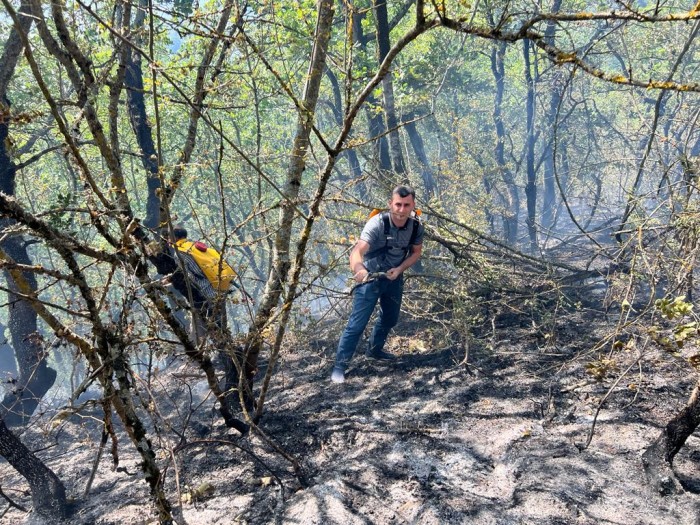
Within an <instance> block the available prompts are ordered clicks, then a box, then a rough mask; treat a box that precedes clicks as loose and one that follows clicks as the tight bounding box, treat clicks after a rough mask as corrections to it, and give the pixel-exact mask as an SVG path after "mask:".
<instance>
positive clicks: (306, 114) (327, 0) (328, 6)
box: [245, 0, 334, 396]
mask: <svg viewBox="0 0 700 525" xmlns="http://www.w3.org/2000/svg"><path fill="white" fill-rule="evenodd" d="M333 4H334V3H333V1H332V0H319V1H318V4H317V13H318V15H317V23H316V33H315V35H314V47H313V52H312V55H311V61H310V63H309V70H308V73H307V80H306V85H305V87H304V96H303V99H302V104H301V107H302V108H303V110H300V111H299V114H298V122H297V130H296V135H295V138H294V144H293V146H292V152H291V155H290V160H289V168H288V170H287V178H286V182H285V185H284V189H283V191H284V200H283V202H282V204H281V211H280V217H279V229H278V230H277V234H276V236H275V244H274V250H273V255H272V268H271V270H270V275H269V276H268V279H267V283H266V284H265V292H264V295H263V297H262V300H261V302H260V307H259V308H258V311H257V312H256V315H255V319H254V321H253V326H252V327H251V330H250V331H249V333H248V338H247V341H246V348H247V351H246V363H245V381H246V385H245V392H246V394H247V395H248V396H250V395H251V392H252V385H253V378H254V377H255V374H256V371H257V367H258V356H259V354H260V351H261V350H262V338H261V335H260V334H261V333H262V331H263V330H264V329H265V327H266V326H267V325H268V323H269V321H270V318H271V317H272V312H273V309H274V308H275V307H276V306H277V305H278V303H279V300H280V297H281V295H282V290H283V287H284V283H285V282H286V280H287V277H288V275H287V274H288V272H289V269H290V267H291V258H290V253H289V251H290V245H291V235H292V226H293V223H294V215H295V210H296V205H295V203H296V201H297V199H298V197H299V190H300V188H301V178H302V174H303V173H304V169H305V168H306V155H307V153H308V151H309V144H310V141H309V136H310V134H311V129H312V126H313V122H314V116H315V112H316V103H317V102H318V95H319V89H320V86H321V80H322V78H323V71H324V69H325V67H326V57H327V54H328V42H329V40H330V37H331V30H332V23H333Z"/></svg>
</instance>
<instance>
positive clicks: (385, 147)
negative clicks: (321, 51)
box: [351, 10, 391, 171]
mask: <svg viewBox="0 0 700 525" xmlns="http://www.w3.org/2000/svg"><path fill="white" fill-rule="evenodd" d="M365 13H366V11H365V10H361V11H360V12H359V13H358V12H355V11H351V15H352V37H353V44H355V45H357V46H358V47H359V48H360V49H361V50H362V52H363V54H366V52H367V40H368V39H367V38H366V37H365V35H364V32H363V30H362V20H363V19H364V17H365ZM378 106H379V102H377V99H375V98H374V96H373V95H372V94H370V95H369V96H368V97H367V103H366V104H365V114H366V116H367V122H368V128H369V136H370V137H374V138H375V142H374V144H375V152H376V156H377V163H378V166H377V167H378V168H379V169H380V170H382V171H391V156H390V155H389V143H388V142H387V140H386V137H385V136H384V132H385V131H386V128H385V127H384V120H383V119H382V115H381V113H380V112H379V111H377V110H376V108H377V107H378Z"/></svg>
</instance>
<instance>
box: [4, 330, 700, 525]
mask: <svg viewBox="0 0 700 525" xmlns="http://www.w3.org/2000/svg"><path fill="white" fill-rule="evenodd" d="M340 328H342V327H341V326H340V325H338V326H335V327H333V329H331V330H330V331H326V332H323V333H322V332H320V331H317V332H316V333H312V334H310V335H306V336H304V338H303V339H302V338H300V339H298V340H296V341H295V342H293V343H291V344H290V346H289V347H287V348H286V349H285V351H284V353H283V355H282V359H281V361H280V363H278V365H277V368H278V370H277V373H276V375H275V380H274V385H273V387H272V388H271V391H270V393H269V396H268V401H267V403H266V410H265V415H264V417H263V420H262V421H261V424H260V429H261V431H262V432H263V433H264V434H265V437H262V436H260V435H259V434H256V433H255V432H252V433H251V434H250V435H249V436H246V437H243V438H241V437H240V436H238V435H237V434H236V433H235V432H234V431H229V430H227V429H226V428H225V427H224V426H223V424H222V421H221V419H220V418H219V417H218V414H217V413H216V412H215V411H213V410H212V405H213V402H212V400H211V399H210V398H207V397H206V390H205V387H204V385H203V381H201V380H200V379H198V378H197V376H198V373H197V371H196V370H195V369H193V368H191V367H190V366H189V365H186V364H182V362H181V361H179V360H175V361H174V362H173V363H172V364H171V365H170V366H169V367H167V368H165V369H164V370H161V371H160V372H159V374H158V375H157V377H156V378H155V379H154V380H153V381H152V383H151V392H152V394H153V396H154V399H155V400H156V403H155V405H151V406H152V407H153V406H157V409H158V414H159V416H158V417H156V418H148V421H149V423H150V424H151V425H152V435H153V442H154V444H155V445H156V447H157V448H158V451H159V459H160V462H161V464H162V466H163V472H164V473H165V475H166V490H167V493H168V497H169V498H170V501H171V502H172V503H173V506H174V508H175V515H176V516H177V518H176V519H177V522H178V523H188V524H191V525H194V524H222V525H223V524H232V523H248V524H267V523H283V524H306V525H310V524H319V525H321V524H324V525H325V524H343V525H346V524H377V525H389V524H392V525H393V524H408V523H411V524H421V525H430V524H435V525H437V524H465V523H470V524H472V523H473V524H498V525H510V524H513V525H515V524H548V525H555V524H590V525H593V524H616V525H640V524H649V525H652V524H653V525H663V524H668V525H671V524H673V525H695V524H698V523H700V517H699V516H700V496H699V493H700V469H698V465H699V460H700V436H698V434H697V432H696V434H695V435H694V436H692V437H691V438H690V439H689V440H688V442H687V444H686V446H685V447H684V448H683V450H682V451H681V453H680V454H679V455H678V456H677V458H676V461H675V472H676V473H677V475H678V477H679V479H680V480H681V481H682V483H683V484H684V487H685V489H686V492H685V493H684V494H681V495H675V496H661V495H660V494H657V493H656V492H654V491H653V490H652V489H651V487H650V486H648V485H647V483H646V481H645V477H644V472H643V469H642V464H641V461H640V456H641V453H642V452H643V451H644V450H645V449H646V448H647V447H648V446H649V444H650V443H651V442H652V441H653V440H654V439H655V438H656V436H657V435H658V434H659V432H660V429H661V426H662V425H664V424H665V422H666V421H667V420H668V419H669V418H670V417H671V416H672V415H673V414H674V413H676V412H677V411H678V410H679V409H680V408H681V407H682V406H683V405H684V404H685V403H686V401H687V398H688V396H689V394H690V391H691V389H692V385H693V382H694V380H695V377H694V376H693V374H692V372H691V369H690V367H688V366H687V365H686V366H683V362H682V360H679V359H674V358H671V357H669V356H667V355H665V354H664V353H663V352H661V351H658V350H653V349H651V348H638V349H636V350H634V351H633V350H632V349H630V350H629V351H628V352H627V353H625V352H620V353H619V354H616V359H617V360H618V363H617V367H616V368H611V371H610V374H609V377H608V378H606V379H605V380H604V381H602V382H596V381H593V380H592V379H591V376H590V375H589V374H587V373H586V370H585V365H586V364H587V363H589V362H590V361H591V360H592V359H594V357H595V354H593V353H592V352H590V350H589V349H590V348H592V346H593V342H594V341H595V340H596V338H595V334H594V332H595V330H596V325H595V323H594V322H593V321H591V320H584V319H583V318H581V317H579V318H570V319H567V320H566V321H562V322H561V323H560V326H559V327H558V333H559V335H558V336H557V338H556V339H557V341H552V340H543V339H542V337H541V334H538V333H535V332H534V331H532V330H529V329H528V328H516V327H510V328H503V329H501V330H498V331H497V332H496V333H495V335H496V337H495V338H494V337H488V338H486V339H484V340H481V341H473V342H472V344H471V345H470V351H469V355H468V360H467V363H466V364H465V363H464V358H465V351H466V350H465V349H463V348H462V349H455V348H442V349H439V348H435V346H437V345H436V344H435V341H431V340H430V338H429V337H427V336H426V335H425V333H424V332H423V330H421V329H420V328H418V327H417V326H416V325H414V324H413V323H411V322H409V321H404V322H403V323H402V324H401V325H400V327H399V330H398V333H402V334H403V335H401V336H394V337H393V338H392V339H391V340H390V348H389V350H391V351H393V352H395V353H397V354H398V355H399V359H397V361H396V362H394V363H390V364H377V363H375V362H370V361H368V360H366V359H365V358H364V357H363V356H361V355H360V354H359V352H358V355H356V357H355V359H354V361H353V365H352V367H351V369H350V370H349V373H348V374H347V380H346V382H345V383H344V384H342V385H335V384H331V383H330V382H329V379H328V378H329V373H330V368H331V366H332V356H333V353H334V350H335V342H336V341H337V330H339V329H340ZM506 337H508V339H506ZM636 351H639V352H642V356H643V357H642V359H641V360H640V366H633V367H632V368H631V369H630V371H629V372H628V373H627V375H626V376H625V377H624V378H623V379H622V380H621V381H619V383H618V384H617V386H616V387H615V388H614V389H613V390H612V392H611V393H610V395H609V397H608V399H607V400H606V402H605V404H604V405H603V407H602V410H601V411H600V413H599V414H598V417H597V421H596V425H595V432H594V434H593V436H592V439H591V442H590V445H589V446H588V447H585V444H586V442H587V440H588V437H589V433H590V431H591V427H592V424H593V420H594V416H595V413H596V409H597V408H598V405H599V403H600V401H601V399H602V398H603V397H604V396H605V395H606V394H607V393H608V390H609V389H610V388H611V386H612V385H613V383H614V381H615V380H617V379H618V378H619V376H620V374H621V373H622V371H624V370H626V368H627V367H628V366H629V364H632V363H633V362H634V361H635V359H636V358H637V355H638V354H637V353H636ZM144 403H145V404H146V405H147V404H148V403H150V400H148V399H144ZM48 415H50V414H47V417H48ZM99 416H100V414H99V412H98V411H93V412H91V413H90V412H86V413H85V414H84V415H83V416H82V417H77V416H74V417H72V418H70V419H68V420H66V421H63V422H61V423H60V424H57V425H52V424H51V423H50V422H49V421H48V420H46V418H45V419H44V420H39V421H37V423H36V424H35V425H34V426H33V427H32V428H31V429H30V430H28V431H27V432H25V433H24V434H23V439H24V440H25V442H27V443H29V444H30V445H31V446H32V447H33V448H34V449H37V450H38V449H40V450H39V451H38V452H37V454H38V455H39V456H40V457H41V458H43V459H44V460H45V461H46V462H47V463H48V465H49V466H50V467H51V468H52V469H53V470H54V471H55V472H56V473H57V474H58V475H59V477H60V478H61V479H62V480H63V481H64V483H65V484H66V487H67V490H68V492H69V494H70V495H71V497H72V498H73V499H74V500H75V504H74V512H73V515H72V516H71V518H70V520H69V521H68V522H69V523H72V524H81V525H82V524H85V525H87V524H101V525H107V524H115V525H116V524H119V525H130V524H131V525H136V524H147V523H154V522H155V512H154V509H153V506H152V504H151V501H150V499H149V497H148V488H147V486H146V483H145V481H144V480H143V478H142V476H141V474H140V472H139V467H138V458H137V457H136V455H135V454H134V453H133V451H132V446H131V445H130V443H129V442H128V439H127V437H126V436H125V435H124V434H123V433H122V434H121V435H120V442H119V452H120V463H119V466H120V467H121V469H120V470H117V471H115V470H113V469H112V458H111V455H110V454H109V450H108V449H109V445H108V447H107V450H106V451H105V454H104V455H103V457H102V459H101V461H100V463H99V467H98V469H97V474H96V476H95V480H94V482H93V484H92V487H91V489H90V492H89V493H88V495H87V496H85V495H84V492H85V487H86V483H87V479H88V477H89V474H90V471H91V468H92V463H93V461H94V459H95V457H96V454H97V450H98V445H99V441H100V433H101V429H100V425H99V420H98V419H97V418H99ZM181 432H184V436H185V438H186V442H183V441H182V440H181V439H180V437H178V433H181ZM271 442H274V443H275V444H276V446H277V447H279V448H280V449H282V450H284V451H285V453H286V454H288V455H289V456H290V457H291V458H295V459H296V460H297V461H298V464H299V465H300V467H301V471H299V472H296V473H295V471H294V468H293V466H292V463H291V462H290V461H289V460H288V459H285V458H284V457H283V456H282V455H281V454H280V453H279V452H278V451H276V450H275V448H274V447H273V446H272V444H271ZM0 479H1V480H2V481H1V482H0V484H1V486H2V489H3V491H4V492H5V493H6V494H7V495H8V496H9V497H11V498H12V499H13V501H15V502H17V503H19V504H21V505H23V506H25V507H27V508H30V507H31V500H30V498H29V496H28V493H27V486H26V484H25V483H24V481H23V480H22V479H21V478H19V477H18V475H17V474H16V473H15V472H14V471H13V470H12V469H11V468H10V467H9V466H8V465H7V464H6V463H4V462H3V463H0ZM6 508H7V504H6V503H5V502H4V500H0V509H2V511H5V509H6ZM0 521H1V522H2V523H42V521H41V520H40V519H39V518H37V517H36V516H33V515H31V514H26V513H24V512H21V511H19V510H17V509H9V510H7V511H6V512H5V513H4V515H3V517H2V518H1V519H0Z"/></svg>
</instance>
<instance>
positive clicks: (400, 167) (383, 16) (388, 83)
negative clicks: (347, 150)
mask: <svg viewBox="0 0 700 525" xmlns="http://www.w3.org/2000/svg"><path fill="white" fill-rule="evenodd" d="M372 4H373V5H374V15H375V19H376V22H377V33H376V35H377V58H378V63H379V64H381V63H382V62H383V61H384V59H385V58H386V56H387V54H388V53H389V50H390V49H391V39H390V34H389V33H390V31H391V30H390V29H389V16H388V13H387V8H386V0H372ZM382 98H383V99H384V114H385V116H386V128H387V130H388V132H389V150H390V151H391V161H392V164H393V168H394V172H395V173H396V174H398V175H404V174H405V173H406V164H405V162H404V160H403V153H402V149H401V138H400V137H399V129H398V128H399V119H398V118H397V117H396V101H395V99H394V81H393V80H392V75H391V72H389V73H388V74H387V75H386V76H385V77H384V79H383V80H382ZM396 182H399V181H396ZM401 182H408V181H406V180H402V181H401Z"/></svg>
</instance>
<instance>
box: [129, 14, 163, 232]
mask: <svg viewBox="0 0 700 525" xmlns="http://www.w3.org/2000/svg"><path fill="white" fill-rule="evenodd" d="M147 6H148V3H147V2H146V1H144V0H141V1H140V2H139V7H140V9H138V10H137V11H136V17H135V18H134V23H133V30H132V31H131V33H136V34H139V32H140V31H141V30H142V29H143V28H144V21H145V19H146V8H147ZM124 80H125V87H126V101H127V106H128V110H129V122H131V128H132V129H133V130H134V135H135V136H136V142H137V143H138V145H139V149H140V150H141V151H140V153H141V163H142V164H143V167H144V169H145V170H146V177H147V179H146V181H147V186H148V198H147V201H146V218H145V219H144V221H143V224H144V226H146V227H147V228H155V227H157V226H158V220H159V210H160V198H159V197H158V194H159V189H160V187H161V182H160V176H159V173H158V168H159V165H160V163H161V162H162V159H159V158H158V152H157V151H156V146H155V142H154V141H153V131H152V127H151V124H150V121H149V119H148V114H147V113H146V98H145V96H144V88H143V70H142V68H141V55H140V54H139V53H136V52H134V51H133V50H132V49H131V48H129V49H128V59H127V66H126V77H125V79H124Z"/></svg>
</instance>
